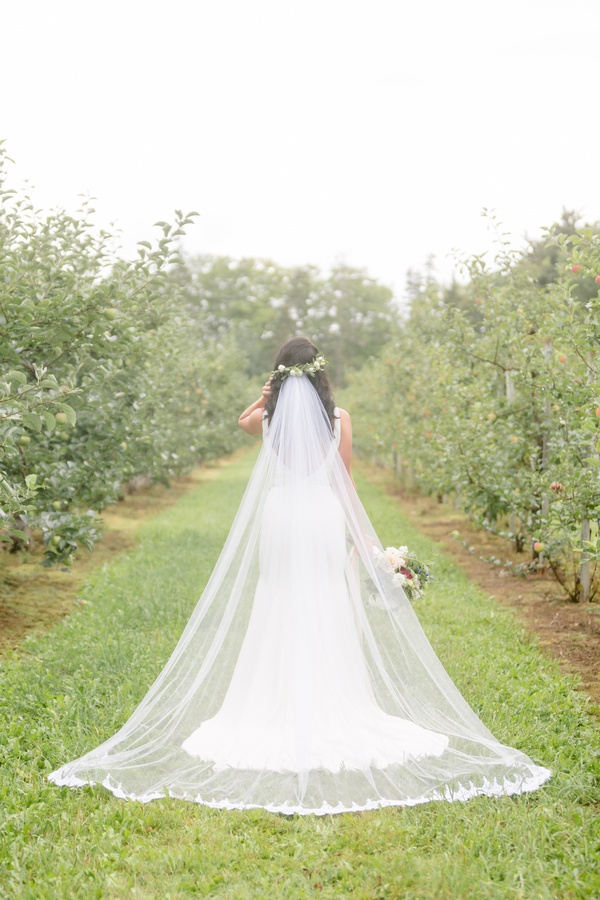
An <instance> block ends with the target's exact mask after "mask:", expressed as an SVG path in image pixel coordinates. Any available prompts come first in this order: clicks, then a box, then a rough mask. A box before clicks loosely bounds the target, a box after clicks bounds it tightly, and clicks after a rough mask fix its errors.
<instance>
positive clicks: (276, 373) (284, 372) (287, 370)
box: [271, 356, 327, 381]
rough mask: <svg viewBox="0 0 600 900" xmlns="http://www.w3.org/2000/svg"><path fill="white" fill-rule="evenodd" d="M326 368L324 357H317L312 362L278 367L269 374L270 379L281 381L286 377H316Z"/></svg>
mask: <svg viewBox="0 0 600 900" xmlns="http://www.w3.org/2000/svg"><path fill="white" fill-rule="evenodd" d="M326 366H327V360H326V359H325V357H324V356H317V357H316V358H315V359H313V361H312V362H308V363H301V364H298V365H295V366H278V367H277V368H276V369H274V370H273V371H272V372H271V378H280V379H281V380H282V381H283V379H284V378H287V377H288V375H292V376H298V375H316V374H317V372H321V371H322V370H323V369H324V368H325V367H326Z"/></svg>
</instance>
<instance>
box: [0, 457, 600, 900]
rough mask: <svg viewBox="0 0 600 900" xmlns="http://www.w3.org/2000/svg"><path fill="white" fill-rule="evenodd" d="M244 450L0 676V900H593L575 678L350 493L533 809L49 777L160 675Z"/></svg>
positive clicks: (226, 511) (598, 863) (441, 562)
mask: <svg viewBox="0 0 600 900" xmlns="http://www.w3.org/2000/svg"><path fill="white" fill-rule="evenodd" d="M253 459H254V454H252V453H251V454H249V455H246V456H244V457H241V458H238V459H236V460H235V461H233V462H232V463H231V464H229V465H228V466H226V467H224V468H222V469H219V470H216V477H214V478H211V479H210V480H207V481H206V483H204V484H201V485H200V486H199V487H197V488H195V489H194V491H193V492H191V493H189V494H187V495H186V496H184V497H183V498H182V499H181V500H180V501H179V503H178V504H177V505H176V506H174V507H172V508H171V509H170V510H168V511H167V512H164V513H162V514H160V515H159V516H156V517H155V518H153V519H151V520H149V521H148V523H147V524H146V525H145V526H144V527H143V529H142V532H141V537H140V542H139V544H138V547H137V548H136V549H135V550H134V551H132V552H130V553H128V554H127V555H126V556H124V557H121V559H120V560H119V561H117V562H116V563H115V564H113V565H111V566H105V567H104V568H102V569H99V570H97V571H96V573H95V574H94V575H93V576H92V578H91V579H90V581H89V582H88V584H87V586H86V588H85V589H84V590H83V592H82V594H81V598H80V608H78V609H77V610H76V612H74V613H73V614H72V615H70V616H69V617H68V618H67V619H65V620H64V621H63V623H62V624H61V625H60V626H58V627H57V628H56V629H55V630H54V631H53V632H52V633H51V634H47V635H45V636H44V637H41V638H34V639H30V640H29V641H27V642H26V644H25V645H24V648H23V650H22V652H21V654H19V655H14V656H13V657H11V658H9V659H8V660H6V661H5V662H4V664H3V666H2V670H1V672H0V728H1V731H2V739H1V747H0V759H1V767H0V809H1V811H0V892H2V891H4V894H3V896H4V895H5V896H7V897H25V898H29V897H31V898H37V897H49V898H63V897H64V898H71V897H73V898H79V897H81V898H88V897H102V898H104V897H106V898H121V897H141V898H160V900H167V898H183V897H187V896H210V897H227V898H246V897H267V898H270V897H289V898H297V897H298V898H301V897H309V896H321V897H336V898H337V897H351V898H377V897H381V898H386V900H387V898H395V897H398V898H415V897H423V898H432V897H435V898H445V897H448V898H462V897H465V898H487V897H490V898H496V897H523V898H527V900H529V898H543V897H557V898H565V897H596V896H599V895H600V874H599V873H600V825H599V823H598V811H599V808H600V805H599V793H600V792H599V789H598V780H597V775H598V772H599V770H600V765H599V763H598V751H599V749H600V739H599V738H600V735H599V731H598V728H597V726H596V724H595V723H594V721H593V720H592V718H591V716H590V715H589V713H588V712H587V711H586V703H585V700H584V698H583V696H582V695H581V694H577V693H575V692H574V690H573V687H574V684H575V682H574V681H570V680H569V679H566V678H565V677H564V676H562V675H561V674H560V673H559V670H558V667H557V664H556V663H555V662H554V661H552V660H550V659H547V658H546V657H544V656H542V655H541V653H540V652H539V650H538V649H537V647H536V645H535V642H534V641H533V640H532V639H531V638H530V637H528V636H527V634H526V633H525V632H524V630H523V628H522V627H521V626H520V625H519V624H518V623H517V622H516V620H515V619H514V617H513V615H512V614H511V613H510V612H509V611H507V610H505V609H501V608H499V607H498V606H497V605H496V604H495V603H494V602H493V601H492V600H490V599H489V598H488V597H486V596H485V595H484V594H482V593H481V591H479V590H478V589H477V588H476V587H474V586H473V585H472V584H470V583H469V582H468V581H467V579H466V578H465V576H464V575H463V574H462V573H461V572H460V570H459V569H458V568H457V567H456V566H455V565H453V564H452V563H451V562H450V561H449V560H448V559H446V558H445V557H444V556H443V555H442V554H441V553H440V551H439V550H438V549H437V548H436V545H435V544H433V543H432V542H431V541H430V540H428V539H426V538H425V537H422V536H420V535H419V534H418V532H417V531H416V530H415V528H414V526H413V524H412V523H409V522H408V521H406V520H404V519H402V518H401V517H400V515H399V513H398V510H397V507H396V505H395V502H394V500H393V498H391V497H388V496H386V495H385V494H384V493H383V491H382V489H381V488H379V487H374V486H371V485H369V484H367V483H366V482H365V480H364V479H363V478H360V477H358V478H357V483H358V489H359V493H360V494H361V496H362V498H363V501H364V503H365V505H366V507H367V509H368V512H369V514H370V515H371V517H372V519H373V521H374V524H375V527H376V529H377V531H378V533H379V535H380V537H381V538H382V540H383V541H384V543H393V544H396V545H397V544H399V543H408V544H409V546H411V547H414V548H415V549H417V550H418V551H420V553H421V554H423V555H425V556H426V557H427V558H428V559H430V560H432V561H433V562H434V564H435V573H436V577H437V581H436V583H435V585H434V587H432V588H431V590H430V592H429V594H427V595H426V597H424V598H423V599H422V600H421V601H420V603H419V605H418V606H417V609H418V611H419V614H420V616H421V618H422V621H423V624H424V627H425V630H426V631H427V633H428V634H429V635H430V637H431V640H432V643H433V645H434V647H435V649H436V651H437V652H438V654H439V655H440V657H441V659H442V660H443V662H444V664H445V665H446V667H447V668H448V670H449V671H450V673H451V675H452V676H453V678H454V679H455V680H456V682H457V684H458V686H459V688H460V689H461V690H462V691H463V693H464V694H465V695H466V697H467V699H468V700H469V701H470V703H471V704H472V705H473V706H474V707H475V709H476V710H477V711H478V712H479V714H480V715H481V717H482V718H483V720H484V721H485V723H486V724H487V725H488V726H489V727H490V728H491V729H492V731H493V732H494V733H495V734H496V736H497V737H498V738H500V739H501V740H502V741H504V742H506V743H510V744H511V745H513V746H517V747H519V748H520V749H523V750H524V751H525V752H527V753H528V754H529V755H530V756H532V757H533V759H534V760H536V761H537V762H540V763H542V764H543V765H547V766H549V767H550V768H551V769H552V770H553V772H554V773H555V774H554V777H553V778H552V780H551V781H550V782H548V783H547V785H545V786H544V787H542V788H541V789H540V790H539V791H538V792H537V793H534V794H529V795H525V796H522V797H505V798H500V799H489V798H479V799H476V800H471V801H470V802H468V803H466V804H463V803H453V804H450V803H429V804H425V805H423V806H417V807H412V808H406V809H402V808H395V809H385V810H381V811H375V812H366V813H360V814H346V815H341V816H331V817H323V818H311V817H296V818H284V817H280V816H275V815H272V814H270V813H267V812H263V811H252V812H247V813H245V812H223V811H216V810H211V809H207V808H204V807H201V806H197V805H194V804H191V803H184V802H181V801H169V800H160V801H155V802H152V803H150V804H148V805H147V806H143V805H142V804H139V803H132V802H125V801H121V800H118V799H116V798H115V797H114V796H113V795H112V794H109V793H108V792H106V791H104V790H103V789H102V788H83V789H79V790H70V789H68V788H57V787H55V786H54V785H52V784H50V783H48V782H47V781H46V780H45V775H46V774H47V773H48V772H50V771H52V770H53V769H55V768H57V767H58V766H59V765H60V764H61V763H63V762H65V761H68V760H70V759H73V758H74V757H76V756H79V755H81V754H82V753H83V752H84V751H86V750H88V749H91V748H92V747H94V746H96V745H97V744H98V743H100V741H101V740H103V739H104V738H106V737H108V736H109V735H110V734H112V733H113V731H115V730H116V729H117V728H118V727H119V726H120V724H121V723H122V722H123V720H124V719H125V718H126V717H127V716H128V715H129V713H130V712H131V711H132V710H133V708H134V707H135V705H136V704H137V702H138V700H139V699H140V698H141V697H142V696H143V695H144V694H145V692H146V690H147V688H148V686H149V685H150V683H151V682H152V680H153V679H154V677H155V676H156V675H157V673H158V672H159V671H160V669H161V668H162V666H163V664H164V662H165V661H166V659H167V657H168V655H169V653H170V651H171V649H172V647H173V646H174V644H175V643H176V640H177V637H178V635H179V633H180V631H181V629H182V627H183V625H184V623H185V622H186V620H187V618H188V616H189V614H190V612H191V610H192V608H193V606H194V604H195V602H196V600H197V598H198V596H199V594H200V592H201V589H202V586H203V584H204V583H205V581H206V579H207V578H208V575H209V573H210V571H211V568H212V566H213V564H214V562H215V559H216V557H217V555H218V552H219V549H220V547H221V545H222V542H223V540H224V538H225V536H226V533H227V530H228V527H229V524H230V522H231V519H232V517H233V514H234V512H235V509H236V508H237V504H238V502H239V499H240V497H241V493H242V491H243V488H244V485H245V483H246V480H247V478H248V475H249V472H250V469H251V466H252V463H253Z"/></svg>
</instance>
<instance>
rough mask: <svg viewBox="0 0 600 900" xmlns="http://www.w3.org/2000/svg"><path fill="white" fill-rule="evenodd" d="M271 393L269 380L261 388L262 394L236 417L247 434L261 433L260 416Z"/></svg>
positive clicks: (261, 416)
mask: <svg viewBox="0 0 600 900" xmlns="http://www.w3.org/2000/svg"><path fill="white" fill-rule="evenodd" d="M270 393H271V382H270V381H267V383H266V384H265V386H264V387H263V389H262V396H261V397H259V399H258V400H255V401H254V403H252V404H251V405H250V406H249V407H248V409H245V410H244V412H243V413H242V414H241V416H240V417H239V419H238V425H239V426H240V428H243V429H244V431H245V432H246V433H247V434H262V418H263V413H264V409H265V403H266V402H267V399H268V397H269V394H270Z"/></svg>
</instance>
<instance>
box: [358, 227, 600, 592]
mask: <svg viewBox="0 0 600 900" xmlns="http://www.w3.org/2000/svg"><path fill="white" fill-rule="evenodd" d="M563 224H564V223H563ZM567 224H568V222H567ZM569 232H570V233H569ZM462 265H463V267H464V271H465V272H466V274H467V276H468V283H467V284H466V285H463V284H454V285H453V286H452V287H451V288H443V287H441V286H440V285H439V284H437V283H435V281H433V280H429V281H427V282H425V283H418V282H415V283H413V285H412V303H411V309H410V314H409V316H408V318H407V321H406V323H405V326H404V328H403V329H402V332H401V334H400V335H399V336H398V337H397V338H394V339H393V340H392V341H390V342H389V343H388V344H387V346H385V347H384V349H383V351H382V352H381V353H379V354H378V355H377V356H376V357H375V358H374V359H373V360H371V362H370V363H369V364H368V365H367V366H366V367H365V368H364V369H363V370H362V371H361V373H360V374H359V375H357V376H355V378H354V380H353V383H352V385H351V387H350V388H349V390H348V392H347V395H346V397H345V402H347V403H348V404H349V405H351V408H352V411H353V414H354V417H355V419H356V428H355V431H356V434H357V440H358V441H359V447H360V449H362V451H363V452H365V453H368V454H371V455H374V456H376V457H379V458H380V459H381V460H383V461H385V462H387V463H389V464H391V465H393V466H394V468H395V471H396V474H397V477H398V478H399V479H400V481H401V482H402V483H403V484H404V485H405V486H406V487H410V488H418V489H419V490H420V491H423V492H427V493H430V494H434V495H438V496H439V497H440V498H442V497H448V498H450V497H452V498H453V499H454V503H455V504H456V505H457V506H458V505H459V506H461V507H462V508H463V509H465V510H467V511H468V512H469V513H470V514H471V515H473V516H474V517H476V518H477V519H478V520H479V521H480V522H481V524H483V525H484V526H485V527H487V528H489V529H491V530H493V531H495V532H496V533H501V534H503V535H504V536H505V537H506V538H507V539H509V540H511V541H514V543H515V545H516V547H517V549H518V550H524V551H529V559H528V561H527V562H525V563H524V564H522V565H521V566H520V567H519V568H520V570H521V571H522V570H525V569H532V568H538V567H541V566H551V567H552V570H553V571H554V573H555V575H556V577H557V578H558V579H559V581H560V582H561V583H562V584H563V586H564V588H565V590H566V591H567V593H568V595H569V596H570V597H571V598H572V599H579V600H589V599H591V598H592V597H593V596H594V595H597V594H598V590H599V587H598V578H597V574H595V573H596V570H597V565H598V561H599V558H600V554H599V550H600V543H599V540H598V520H599V519H600V298H599V293H598V285H599V284H600V235H599V234H598V229H597V228H591V227H588V228H580V229H578V230H577V229H575V228H571V229H568V232H567V233H564V232H562V233H561V231H560V229H559V228H557V227H554V228H553V229H550V230H549V232H548V234H547V236H546V238H545V240H544V241H541V242H539V243H538V244H535V245H532V246H530V247H529V248H528V249H527V250H525V251H523V252H516V251H513V250H511V249H509V245H508V243H507V242H506V240H505V238H504V236H502V235H501V236H500V238H499V250H498V253H497V255H496V257H495V259H494V261H493V263H492V264H491V265H488V264H487V262H486V259H485V257H482V256H477V257H472V258H468V259H464V260H463V261H462ZM497 563H498V564H501V563H502V561H500V560H498V561H497ZM506 565H507V566H510V564H509V563H506Z"/></svg>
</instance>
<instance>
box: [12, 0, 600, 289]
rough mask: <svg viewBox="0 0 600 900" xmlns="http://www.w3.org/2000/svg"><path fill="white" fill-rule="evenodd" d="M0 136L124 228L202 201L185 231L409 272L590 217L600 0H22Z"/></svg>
mask: <svg viewBox="0 0 600 900" xmlns="http://www.w3.org/2000/svg"><path fill="white" fill-rule="evenodd" d="M1 27H2V45H1V51H0V84H1V85H2V88H1V91H0V137H4V138H6V139H7V146H8V152H9V155H10V156H12V157H13V158H14V159H15V162H16V165H15V166H14V167H13V171H14V176H13V178H14V181H15V182H21V181H22V180H24V179H28V180H29V181H30V182H31V183H32V184H33V185H35V188H36V190H35V199H36V201H37V202H38V204H39V205H41V206H63V207H66V208H69V209H70V208H74V207H75V206H76V202H77V199H76V198H77V195H78V194H80V193H89V194H91V195H93V196H94V197H96V198H97V203H96V204H95V205H96V209H97V210H98V215H99V221H100V222H101V224H107V223H108V222H111V221H116V222H117V223H118V225H119V226H120V227H121V229H122V230H123V235H124V246H125V248H126V249H127V250H128V252H131V250H132V248H133V247H134V245H135V242H136V241H137V240H142V239H146V238H148V236H149V234H150V233H151V232H152V229H151V225H152V223H153V222H155V221H156V220H157V219H170V218H171V217H172V210H173V209H175V208H182V209H184V210H191V209H196V210H198V211H199V212H200V213H201V218H200V219H199V220H198V221H197V224H196V225H195V227H194V228H193V229H192V230H190V233H189V236H188V238H187V239H186V249H188V250H190V251H193V252H196V251H197V252H209V253H223V254H230V255H233V256H241V255H253V256H266V257H271V258H272V259H274V260H275V261H277V262H279V263H282V264H301V263H307V262H312V263H316V264H318V265H320V266H322V267H327V266H328V265H330V264H331V263H333V262H334V261H335V260H336V259H339V258H343V259H344V260H345V261H346V262H348V263H349V264H351V265H355V266H360V267H366V268H367V269H368V270H369V272H370V274H372V275H373V276H375V277H377V278H379V279H380V280H381V281H384V282H386V283H388V284H391V285H392V286H393V287H395V288H396V290H397V292H398V293H401V292H402V289H403V285H404V280H405V273H406V270H407V269H408V268H409V267H413V268H419V267H422V266H423V263H424V261H425V259H426V257H427V256H428V254H430V253H433V254H435V255H436V257H437V258H438V262H439V266H440V269H441V271H442V273H443V274H445V275H447V274H448V273H449V271H450V264H449V262H448V260H447V259H446V256H447V254H448V253H449V252H450V251H451V250H452V248H453V247H458V248H461V249H463V250H465V251H468V252H471V251H472V252H479V251H481V250H482V249H484V248H485V247H487V246H489V243H490V242H489V238H488V236H487V232H486V227H485V222H484V220H483V219H482V217H481V215H480V213H481V210H482V208H483V207H488V208H495V209H496V211H497V213H498V215H499V217H500V218H501V219H502V220H503V221H504V223H505V224H506V225H507V226H508V228H509V229H510V230H511V231H512V232H513V234H514V235H515V239H516V240H517V241H520V240H521V239H522V237H523V235H524V234H525V233H528V234H532V235H538V234H539V232H540V226H543V225H545V224H550V223H551V222H552V221H554V220H555V219H557V218H558V217H559V215H560V211H561V208H562V207H563V206H566V207H568V208H576V209H578V210H581V211H582V213H583V214H584V216H585V217H587V218H588V219H600V178H599V177H598V168H599V167H598V163H597V161H598V158H599V156H600V152H599V146H600V141H599V138H600V116H599V113H598V109H599V100H598V97H599V94H600V91H599V88H600V76H599V67H598V52H599V51H598V46H599V44H598V42H599V40H600V2H599V0H569V2H568V3H567V2H565V0H454V2H448V0H418V2H414V0H411V2H406V0H188V2H183V0H166V2H165V0H161V2H156V0H143V2H140V0H120V2H114V0H104V2H98V0H77V2H68V0H52V2H47V0H43V2H42V0H37V2H36V0H19V2H13V3H12V4H10V5H9V4H8V3H5V4H3V9H2V26H1Z"/></svg>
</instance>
